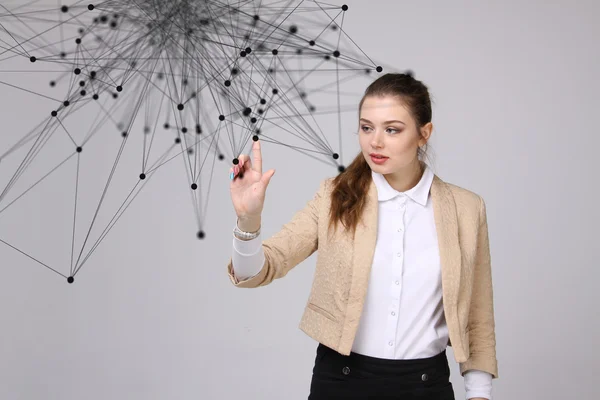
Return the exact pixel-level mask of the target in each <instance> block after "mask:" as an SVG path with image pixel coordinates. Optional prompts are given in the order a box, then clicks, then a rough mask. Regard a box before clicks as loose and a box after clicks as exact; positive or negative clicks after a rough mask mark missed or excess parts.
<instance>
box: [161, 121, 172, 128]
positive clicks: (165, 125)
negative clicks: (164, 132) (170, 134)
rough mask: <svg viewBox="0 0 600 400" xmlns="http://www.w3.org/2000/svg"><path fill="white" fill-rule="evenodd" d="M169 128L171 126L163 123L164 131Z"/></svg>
mask: <svg viewBox="0 0 600 400" xmlns="http://www.w3.org/2000/svg"><path fill="white" fill-rule="evenodd" d="M170 126H171V125H169V124H168V123H167V122H165V124H164V125H163V127H164V128H165V129H169V127H170Z"/></svg>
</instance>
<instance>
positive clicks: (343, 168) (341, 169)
mask: <svg viewBox="0 0 600 400" xmlns="http://www.w3.org/2000/svg"><path fill="white" fill-rule="evenodd" d="M345 169H346V168H345V167H344V166H343V165H340V166H339V167H338V171H339V172H344V170H345Z"/></svg>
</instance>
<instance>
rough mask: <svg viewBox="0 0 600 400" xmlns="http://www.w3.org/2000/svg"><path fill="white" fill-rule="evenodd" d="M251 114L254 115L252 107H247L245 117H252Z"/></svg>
mask: <svg viewBox="0 0 600 400" xmlns="http://www.w3.org/2000/svg"><path fill="white" fill-rule="evenodd" d="M250 113H252V109H251V108H250V107H246V108H245V109H244V115H245V116H248V115H250Z"/></svg>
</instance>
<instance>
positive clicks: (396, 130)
mask: <svg viewBox="0 0 600 400" xmlns="http://www.w3.org/2000/svg"><path fill="white" fill-rule="evenodd" d="M387 130H388V131H394V132H393V133H396V132H400V131H399V130H398V129H395V128H387Z"/></svg>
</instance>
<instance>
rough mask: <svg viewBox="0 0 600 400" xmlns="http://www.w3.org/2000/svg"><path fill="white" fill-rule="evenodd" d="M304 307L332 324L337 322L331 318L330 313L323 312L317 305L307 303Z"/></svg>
mask: <svg viewBox="0 0 600 400" xmlns="http://www.w3.org/2000/svg"><path fill="white" fill-rule="evenodd" d="M306 307H308V308H310V309H311V310H313V311H314V312H317V313H319V314H321V315H323V316H324V317H326V318H327V319H330V320H332V321H334V322H337V320H336V319H335V317H334V316H333V314H332V313H330V312H329V311H327V310H325V309H324V308H321V307H319V306H318V305H316V304H314V303H307V304H306Z"/></svg>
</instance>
